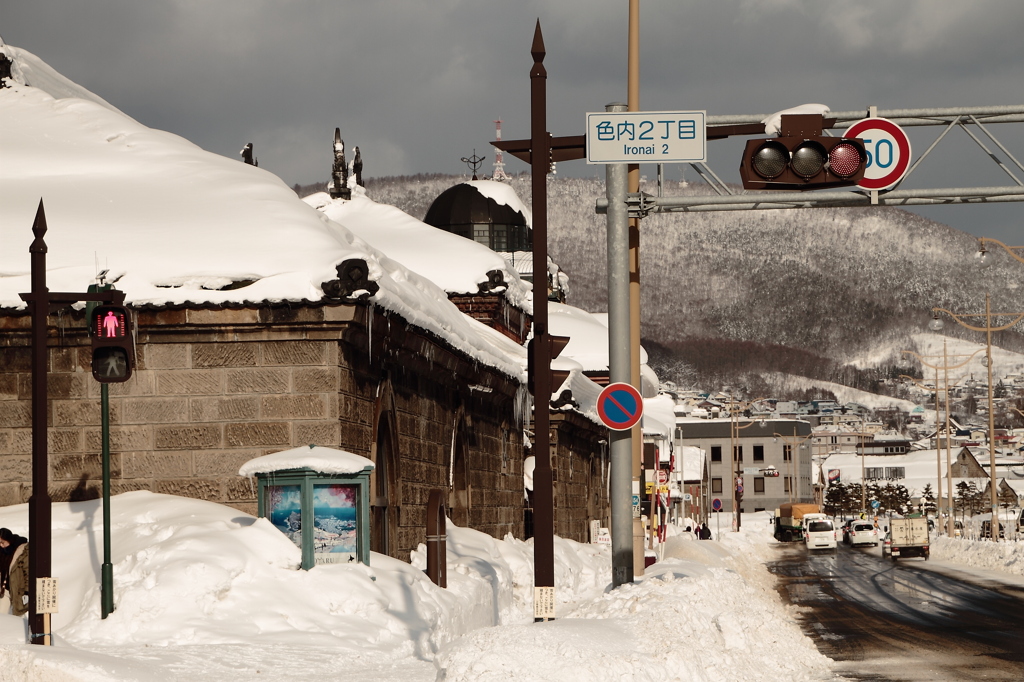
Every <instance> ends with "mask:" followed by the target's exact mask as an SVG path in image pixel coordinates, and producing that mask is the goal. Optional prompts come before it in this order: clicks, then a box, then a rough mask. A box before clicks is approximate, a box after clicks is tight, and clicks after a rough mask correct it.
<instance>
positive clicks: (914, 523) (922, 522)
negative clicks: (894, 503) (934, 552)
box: [888, 516, 929, 563]
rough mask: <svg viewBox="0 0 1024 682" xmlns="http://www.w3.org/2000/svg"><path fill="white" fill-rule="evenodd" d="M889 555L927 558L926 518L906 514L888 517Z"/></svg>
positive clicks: (894, 560) (893, 557)
mask: <svg viewBox="0 0 1024 682" xmlns="http://www.w3.org/2000/svg"><path fill="white" fill-rule="evenodd" d="M888 537H889V555H890V556H891V557H892V560H893V563H896V561H897V560H898V559H901V558H906V557H912V556H919V557H924V558H925V560H927V559H928V544H929V538H928V519H926V518H925V517H923V516H907V517H903V518H893V519H889V535H888Z"/></svg>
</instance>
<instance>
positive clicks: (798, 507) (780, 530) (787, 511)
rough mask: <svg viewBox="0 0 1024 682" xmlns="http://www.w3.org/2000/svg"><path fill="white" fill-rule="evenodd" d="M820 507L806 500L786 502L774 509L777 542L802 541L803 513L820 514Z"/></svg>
mask: <svg viewBox="0 0 1024 682" xmlns="http://www.w3.org/2000/svg"><path fill="white" fill-rule="evenodd" d="M820 513H821V507H819V506H818V505H816V504H811V503H806V502H786V503H785V504H781V505H779V508H778V509H776V510H775V520H774V524H775V530H774V533H773V534H774V535H775V539H776V540H778V541H779V542H803V539H804V515H805V514H820Z"/></svg>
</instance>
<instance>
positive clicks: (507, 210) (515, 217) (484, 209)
mask: <svg viewBox="0 0 1024 682" xmlns="http://www.w3.org/2000/svg"><path fill="white" fill-rule="evenodd" d="M480 182H483V181H477V182H475V183H473V184H470V183H466V182H463V183H460V184H458V185H455V186H454V187H449V188H448V189H446V190H445V191H443V192H441V194H440V195H438V197H437V198H436V199H434V203H432V204H431V205H430V208H429V209H427V215H426V217H425V218H423V222H425V223H426V224H428V225H433V226H434V227H438V228H441V229H444V228H446V227H448V226H449V225H466V224H472V223H475V224H483V223H490V224H492V225H493V224H497V225H528V222H527V219H526V216H525V215H523V213H522V212H520V211H517V210H516V209H515V208H513V207H512V206H511V205H509V204H506V203H500V202H498V201H495V200H494V198H492V197H490V196H486V195H485V194H484V193H483V192H481V191H480V189H479V188H478V187H476V186H475V185H477V184H479V183H480Z"/></svg>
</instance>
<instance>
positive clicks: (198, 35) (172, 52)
mask: <svg viewBox="0 0 1024 682" xmlns="http://www.w3.org/2000/svg"><path fill="white" fill-rule="evenodd" d="M627 7H628V3H627V1H626V0H543V1H540V0H431V1H429V2H424V1H423V0H379V1H377V2H374V1H368V0H362V1H360V2H355V1H353V0H290V1H289V0H163V1H161V2H139V1H138V0H90V1H89V2H76V1H74V0H20V1H19V0H2V3H0V36H2V38H3V40H4V41H5V42H6V43H8V44H10V45H14V46H17V47H20V48H23V49H26V50H28V51H29V52H32V53H34V54H36V55H37V56H39V57H40V58H42V59H43V60H44V61H46V62H47V63H49V64H50V65H51V66H52V67H54V68H55V69H57V70H58V71H60V72H61V73H62V74H64V75H65V76H67V77H68V78H70V79H71V80H73V81H75V82H77V83H78V84H80V85H82V86H84V87H86V88H88V89H89V90H91V91H93V92H94V93H96V94H98V95H99V96H101V97H103V98H104V99H106V100H107V101H108V102H110V103H111V104H113V105H114V106H116V107H118V108H119V109H121V110H122V111H124V112H125V113H127V114H129V115H130V116H132V117H134V118H135V119H137V120H138V121H140V122H141V123H143V124H145V125H147V126H150V127H153V128H159V129H163V130H168V131H170V132H173V133H176V134H178V135H181V136H183V137H185V138H187V139H189V140H191V141H193V142H195V143H196V144H198V145H200V146H201V147H203V148H205V149H207V150H209V151H211V152H215V153H218V154H223V155H225V156H229V157H233V158H239V154H238V152H239V150H240V149H241V148H242V147H243V146H244V145H245V143H247V142H252V143H253V144H254V147H255V151H256V156H257V158H258V159H259V163H260V166H261V167H262V168H265V169H267V170H270V171H271V172H273V173H275V174H277V175H278V176H280V177H281V178H282V179H283V180H284V181H285V182H286V183H288V184H289V185H292V184H295V183H301V184H308V183H312V182H317V181H322V180H327V179H329V175H330V167H331V141H332V138H333V134H334V129H335V127H338V128H340V129H341V132H342V137H343V138H344V139H345V141H346V144H347V145H348V146H349V148H351V147H352V146H356V145H358V146H359V147H360V149H361V151H362V156H363V160H364V164H365V167H364V174H365V175H367V176H370V177H372V176H380V175H398V174H412V173H432V172H441V173H462V172H464V171H465V169H466V167H465V164H463V163H462V162H461V161H460V158H461V157H464V156H470V155H471V154H473V152H474V150H475V151H476V153H477V154H478V155H480V156H485V157H487V160H486V161H485V162H484V165H483V168H482V172H484V173H489V172H490V170H491V164H492V163H493V159H494V155H493V149H492V148H491V147H490V146H489V145H488V141H489V140H491V139H493V136H494V120H495V119H497V118H501V119H503V121H504V123H503V133H504V135H503V136H504V137H505V138H506V139H513V138H521V137H527V136H529V85H530V84H529V71H530V67H531V65H532V59H531V57H530V51H529V50H530V44H531V42H532V39H533V31H534V26H535V23H536V21H537V20H538V19H540V22H541V27H542V29H543V32H544V40H545V44H546V47H547V58H546V60H545V66H546V67H547V71H548V109H549V111H548V122H549V125H548V127H549V130H550V131H551V133H552V134H553V135H556V136H559V135H578V134H582V133H583V132H584V120H585V119H584V115H585V113H586V112H587V111H601V110H603V108H604V105H605V104H607V103H609V102H612V101H625V99H626V47H627V19H628V16H627ZM1022 34H1024V2H1021V1H1020V0H970V2H953V1H952V0H905V1H901V2H895V3H894V2H891V1H890V0H878V1H858V2H832V1H827V0H818V1H814V2H811V1H803V2H800V1H797V0H734V1H730V0H717V1H715V2H709V1H707V0H642V1H641V33H640V42H641V59H640V73H641V95H640V104H641V108H642V109H646V110H652V111H653V110H679V109H703V110H706V111H707V112H708V114H709V115H719V114H755V113H765V114H767V113H771V112H773V111H777V110H780V109H784V108H788V107H791V106H795V105H798V104H803V103H805V102H821V103H824V104H826V105H828V106H830V107H831V108H832V110H834V111H849V110H853V109H861V108H863V109H865V110H866V108H867V107H868V105H876V106H878V107H879V108H881V109H891V108H925V107H953V106H963V107H968V106H983V105H1006V104H1020V103H1024V92H1022V88H1021V85H1022V80H1024V40H1022ZM1017 128H1021V130H1020V131H1018V130H1017ZM940 130H941V129H940V128H937V127H929V128H919V129H913V130H911V131H910V132H911V140H912V143H913V144H914V151H915V155H916V153H917V152H919V151H921V150H923V149H925V148H926V147H927V146H928V145H929V144H930V143H931V140H933V139H934V138H935V137H936V136H937V135H938V134H939V132H940ZM993 132H995V134H996V135H997V136H998V137H999V138H1000V140H1001V141H1002V142H1003V143H1004V144H1006V145H1007V147H1008V148H1009V149H1010V151H1011V152H1013V153H1014V155H1015V156H1016V157H1017V158H1018V159H1022V160H1024V124H1003V125H999V126H994V127H993ZM951 135H953V134H951ZM953 137H954V138H955V139H956V140H961V139H962V140H965V142H957V143H956V144H947V143H945V142H944V143H943V144H942V145H940V146H939V147H938V148H937V149H936V151H935V152H933V154H932V156H930V157H929V159H928V160H926V162H925V165H923V166H922V167H921V169H920V170H919V171H918V172H916V173H915V176H914V178H912V179H911V180H908V183H911V182H913V184H907V185H905V186H907V187H953V186H979V185H1010V184H1013V181H1012V180H1010V178H1008V177H1007V176H1006V175H1005V174H1003V173H1002V172H1001V171H999V170H998V169H997V168H996V167H995V166H994V165H993V164H991V162H989V161H987V160H986V159H985V157H984V154H983V152H981V150H980V149H978V148H977V147H976V146H975V145H974V143H972V142H969V140H968V138H967V137H966V136H965V135H964V134H963V133H962V132H958V131H955V135H953ZM737 145H738V143H734V142H733V141H729V142H712V143H710V144H709V150H708V154H709V162H710V164H711V166H712V167H713V168H714V169H715V170H716V172H718V173H719V175H721V176H722V177H723V178H724V179H726V180H728V181H734V182H738V172H737V167H738V165H739V149H740V148H741V147H739V146H737ZM506 169H507V170H508V171H509V172H518V171H522V170H526V169H527V166H526V165H525V164H523V163H521V162H519V161H517V160H515V159H506ZM558 172H559V174H563V175H585V176H593V175H598V174H599V175H601V176H602V177H603V168H602V167H600V166H587V165H586V164H585V162H582V161H577V162H571V163H564V164H560V165H559V168H558ZM644 172H645V173H646V174H648V175H650V176H651V177H653V175H654V171H653V168H651V169H645V171H644ZM683 173H685V174H686V177H687V179H690V180H696V179H697V176H696V174H695V173H693V171H692V170H689V169H685V170H684V169H683V168H682V167H680V166H674V167H670V168H669V169H668V171H667V174H668V177H669V178H670V179H678V178H679V177H680V176H681V175H682V174H683ZM1017 175H1018V177H1021V178H1022V179H1024V172H1020V171H1018V172H1017ZM1022 211H1024V205H1020V204H1003V205H1000V206H994V207H939V208H932V209H928V210H927V213H926V215H928V216H929V217H931V218H934V219H936V220H940V221H942V222H945V223H947V224H950V225H953V226H954V227H957V228H959V229H962V230H965V231H968V232H971V233H973V234H978V235H984V236H992V237H997V238H1001V239H1003V240H1004V241H1007V240H1009V241H1012V242H1013V243H1014V244H1018V243H1024V239H1021V238H1020V237H1019V236H1018V235H1019V234H1020V232H1021V230H1020V228H1019V227H1018V225H1019V223H1020V220H1019V216H1020V215H1021V213H1022Z"/></svg>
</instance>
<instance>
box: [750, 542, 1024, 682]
mask: <svg viewBox="0 0 1024 682" xmlns="http://www.w3.org/2000/svg"><path fill="white" fill-rule="evenodd" d="M777 551H778V557H777V558H776V559H775V560H773V561H770V562H769V563H768V568H769V570H770V571H771V572H772V573H774V574H775V575H776V576H777V577H778V579H779V591H780V593H781V594H782V596H783V598H784V599H786V600H787V601H789V602H790V603H792V604H795V605H797V606H798V607H800V608H799V609H797V619H798V621H799V622H800V624H801V627H803V629H804V631H805V632H806V633H807V634H808V635H809V636H810V637H812V638H813V639H814V640H815V642H816V644H817V646H818V649H819V651H821V653H823V654H825V655H826V656H828V657H829V658H832V659H834V660H835V661H837V665H836V668H835V671H836V673H838V674H839V675H842V676H843V677H845V678H847V679H851V680H899V681H907V682H911V681H914V682H916V681H918V680H921V681H924V680H927V681H929V682H932V681H936V680H950V681H956V682H960V681H962V680H976V679H986V680H1022V679H1024V586H1022V585H1014V584H1003V583H1001V582H995V581H992V580H988V579H985V578H981V577H976V576H969V575H967V574H963V573H960V572H957V571H954V570H950V569H949V568H948V567H941V566H937V565H936V563H937V562H935V561H934V560H929V561H925V560H923V559H918V558H913V559H900V560H899V561H898V562H897V563H896V564H893V562H892V561H891V560H889V559H882V557H881V553H880V551H879V550H878V549H877V548H849V547H846V546H844V545H842V544H841V543H840V545H839V549H838V551H837V552H836V553H834V554H833V553H832V552H827V553H823V554H821V553H816V554H812V555H810V556H809V555H808V553H807V551H806V550H805V549H804V546H803V543H792V544H788V545H786V544H780V545H778V546H777Z"/></svg>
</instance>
